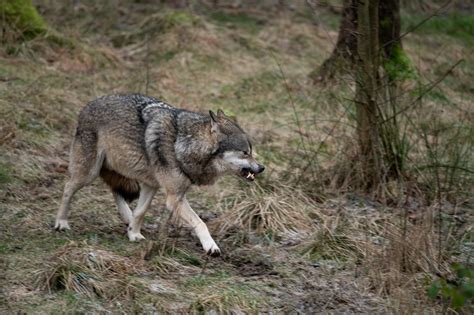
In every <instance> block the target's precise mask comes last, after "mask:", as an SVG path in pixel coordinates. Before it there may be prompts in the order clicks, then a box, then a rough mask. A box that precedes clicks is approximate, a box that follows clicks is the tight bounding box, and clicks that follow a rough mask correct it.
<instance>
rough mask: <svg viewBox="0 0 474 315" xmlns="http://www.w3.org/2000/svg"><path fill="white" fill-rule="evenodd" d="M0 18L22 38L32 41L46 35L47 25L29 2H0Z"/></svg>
mask: <svg viewBox="0 0 474 315" xmlns="http://www.w3.org/2000/svg"><path fill="white" fill-rule="evenodd" d="M0 16H5V19H6V21H7V23H8V24H10V25H12V26H14V28H16V29H18V30H19V31H21V33H22V35H23V38H25V39H32V38H34V37H36V36H38V35H42V34H45V33H46V30H47V25H46V23H45V21H44V20H43V18H42V17H41V16H40V15H39V14H38V11H36V9H35V7H34V6H33V4H32V3H31V0H0Z"/></svg>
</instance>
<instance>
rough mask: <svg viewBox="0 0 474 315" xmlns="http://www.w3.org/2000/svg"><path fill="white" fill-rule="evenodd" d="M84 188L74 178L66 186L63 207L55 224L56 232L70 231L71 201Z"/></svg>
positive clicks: (60, 208)
mask: <svg viewBox="0 0 474 315" xmlns="http://www.w3.org/2000/svg"><path fill="white" fill-rule="evenodd" d="M83 186H84V184H82V183H80V182H78V181H76V180H75V179H74V178H71V179H70V180H69V181H68V182H67V183H66V185H65V186H64V193H63V198H62V201H61V206H60V207H59V211H58V213H57V215H56V223H55V224H54V228H55V229H56V230H58V231H62V230H69V229H70V227H69V223H68V220H67V218H68V214H69V207H70V205H71V199H72V197H73V196H74V194H75V193H76V192H77V191H78V190H79V189H81V188H82V187H83Z"/></svg>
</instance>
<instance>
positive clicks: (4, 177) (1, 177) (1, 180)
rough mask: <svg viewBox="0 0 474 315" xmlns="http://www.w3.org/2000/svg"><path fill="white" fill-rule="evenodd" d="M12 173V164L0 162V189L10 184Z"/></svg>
mask: <svg viewBox="0 0 474 315" xmlns="http://www.w3.org/2000/svg"><path fill="white" fill-rule="evenodd" d="M12 172H13V166H12V164H10V163H8V162H2V161H0V187H1V186H2V185H5V184H8V183H10V182H11V181H12V180H13V177H12Z"/></svg>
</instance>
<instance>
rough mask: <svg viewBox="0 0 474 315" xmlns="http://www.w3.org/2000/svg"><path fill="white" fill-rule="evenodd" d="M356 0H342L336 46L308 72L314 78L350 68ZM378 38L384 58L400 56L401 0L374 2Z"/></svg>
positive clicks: (353, 46) (331, 76)
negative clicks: (320, 62)
mask: <svg viewBox="0 0 474 315" xmlns="http://www.w3.org/2000/svg"><path fill="white" fill-rule="evenodd" d="M359 3H360V1H358V0H345V1H344V10H343V14H342V19H341V24H340V27H339V34H338V38H337V43H336V47H335V48H334V50H333V52H332V54H331V56H330V57H329V58H328V59H326V61H324V63H323V64H322V65H321V67H320V68H319V70H317V71H315V72H313V73H311V74H310V77H311V78H312V79H313V80H314V81H315V82H319V81H325V80H327V79H332V78H334V76H336V75H338V74H344V72H346V73H347V72H352V69H354V68H355V67H352V65H353V64H354V63H355V56H356V54H357V34H356V30H357V27H358V4H359ZM376 9H378V25H379V32H378V34H379V35H378V36H379V42H380V45H381V47H382V48H383V49H382V51H383V57H384V58H387V59H389V58H392V57H393V56H395V58H397V57H399V55H400V54H401V53H402V52H403V51H402V44H401V40H400V0H383V1H380V3H379V4H378V5H377V8H376Z"/></svg>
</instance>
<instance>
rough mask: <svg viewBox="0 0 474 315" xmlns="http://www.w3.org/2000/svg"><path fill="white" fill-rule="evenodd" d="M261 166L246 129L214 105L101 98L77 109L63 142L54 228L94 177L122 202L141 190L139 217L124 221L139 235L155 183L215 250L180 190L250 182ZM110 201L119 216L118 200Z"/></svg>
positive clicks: (63, 224)
mask: <svg viewBox="0 0 474 315" xmlns="http://www.w3.org/2000/svg"><path fill="white" fill-rule="evenodd" d="M263 169H264V167H263V166H262V165H260V164H258V163H257V162H256V161H255V160H254V158H253V157H252V146H251V144H250V141H249V139H248V136H247V135H246V133H245V132H244V131H243V130H242V128H241V127H240V126H239V125H238V124H237V123H236V122H234V121H232V120H231V119H229V118H228V117H226V116H225V115H224V113H223V112H222V111H220V110H219V111H218V112H217V114H214V113H213V112H210V114H201V113H195V112H190V111H187V110H182V109H178V108H174V107H172V106H171V105H169V104H166V103H165V102H162V101H160V100H158V99H155V98H153V97H148V96H144V95H140V94H130V95H109V96H104V97H101V98H99V99H96V100H95V101H92V102H91V103H89V104H88V105H87V106H86V107H85V108H84V109H83V110H82V111H81V113H80V114H79V122H78V127H77V131H76V134H75V137H74V140H73V143H72V146H71V156H70V166H69V170H70V173H71V179H70V180H69V182H68V183H67V184H66V186H65V190H64V196H63V200H62V204H61V207H60V209H59V212H58V216H57V220H56V228H57V229H64V228H69V225H68V223H67V215H68V210H69V204H70V201H71V198H72V196H73V195H74V193H75V192H76V191H77V190H78V189H80V188H81V187H83V186H85V185H88V184H90V183H91V182H92V181H93V180H94V179H95V178H96V177H98V176H99V175H100V176H101V177H102V178H103V179H104V181H105V182H106V183H107V184H108V185H109V186H110V187H111V189H112V190H113V192H114V194H115V195H120V196H122V198H123V199H124V200H128V201H130V200H132V199H134V198H136V197H138V195H139V193H140V190H141V189H140V187H141V188H142V189H143V188H144V187H146V188H147V189H146V193H144V194H145V195H144V196H142V194H141V193H140V201H139V203H140V209H139V211H138V212H140V218H132V221H133V222H132V223H131V224H130V226H131V227H130V230H129V233H130V231H131V230H133V233H132V234H133V235H130V234H129V237H130V239H131V240H137V239H140V238H143V236H141V234H140V225H141V220H142V219H143V218H142V216H143V214H144V213H145V211H146V208H147V207H148V205H149V203H150V202H151V199H150V198H153V195H154V193H155V192H156V190H157V189H158V187H160V186H161V187H163V188H164V189H165V191H166V193H167V196H168V200H169V203H170V205H173V207H174V208H176V207H177V208H180V209H184V210H183V211H185V212H186V213H185V214H184V215H183V219H184V220H185V221H186V220H187V221H189V222H191V223H192V224H197V225H199V228H198V227H195V228H196V229H198V230H196V234H198V236H199V237H200V239H201V242H202V243H203V246H204V247H205V249H206V246H207V247H209V250H210V251H211V252H212V253H215V252H216V251H217V252H218V248H217V246H216V245H215V243H214V241H213V240H212V238H210V235H209V237H207V234H208V232H207V228H205V225H204V227H203V226H202V225H203V223H202V221H200V219H199V217H197V215H195V214H194V212H192V209H191V208H190V207H189V205H188V204H187V202H186V200H185V193H186V191H187V190H188V189H189V188H190V187H191V186H192V185H209V184H212V183H214V182H215V180H216V179H217V178H219V176H221V175H224V174H235V175H238V176H241V177H244V178H246V179H250V180H253V178H254V175H255V174H258V173H260V172H262V171H263ZM116 200H117V202H119V203H120V205H119V204H118V206H119V208H120V209H121V213H122V212H123V213H125V214H126V212H127V211H128V210H127V209H126V206H124V204H123V201H122V199H120V198H116ZM170 207H171V206H170ZM124 209H125V210H124ZM172 210H176V209H172ZM134 216H135V213H134ZM196 217H197V218H196ZM201 223H202V224H201ZM197 225H196V226H197ZM206 233H207V234H206ZM209 238H210V240H209ZM211 241H212V242H211ZM211 243H213V244H211ZM206 250H207V249H206Z"/></svg>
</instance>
